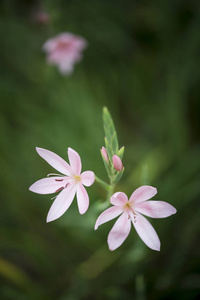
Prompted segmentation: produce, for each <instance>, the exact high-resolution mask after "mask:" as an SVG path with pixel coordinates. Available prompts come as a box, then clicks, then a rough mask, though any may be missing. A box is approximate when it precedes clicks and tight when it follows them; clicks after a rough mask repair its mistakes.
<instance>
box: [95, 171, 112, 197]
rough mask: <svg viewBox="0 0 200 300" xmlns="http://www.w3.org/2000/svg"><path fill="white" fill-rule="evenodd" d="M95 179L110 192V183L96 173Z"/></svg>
mask: <svg viewBox="0 0 200 300" xmlns="http://www.w3.org/2000/svg"><path fill="white" fill-rule="evenodd" d="M95 181H96V182H98V184H100V186H101V187H102V188H104V190H106V191H107V192H108V193H109V192H110V187H111V186H110V185H109V184H107V183H106V182H105V181H103V180H101V179H100V178H99V177H97V176H96V175H95Z"/></svg>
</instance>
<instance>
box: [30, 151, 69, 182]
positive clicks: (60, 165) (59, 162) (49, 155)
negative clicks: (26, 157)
mask: <svg viewBox="0 0 200 300" xmlns="http://www.w3.org/2000/svg"><path fill="white" fill-rule="evenodd" d="M36 151H37V153H38V154H39V155H40V156H41V157H42V158H43V159H44V160H46V161H47V162H48V164H50V165H51V166H52V167H53V168H54V169H56V170H58V171H59V172H61V173H62V174H65V175H68V176H70V175H71V174H72V169H71V167H70V166H69V164H68V163H67V162H66V161H65V160H64V159H62V158H61V157H60V156H58V155H57V154H55V153H54V152H51V151H49V150H46V149H43V148H38V147H36Z"/></svg>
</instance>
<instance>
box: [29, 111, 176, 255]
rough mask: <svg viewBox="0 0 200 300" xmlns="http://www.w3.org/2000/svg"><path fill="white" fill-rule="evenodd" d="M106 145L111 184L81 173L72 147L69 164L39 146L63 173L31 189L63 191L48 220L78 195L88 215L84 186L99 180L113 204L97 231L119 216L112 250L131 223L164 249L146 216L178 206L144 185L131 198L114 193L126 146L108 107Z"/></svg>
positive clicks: (146, 239) (112, 234)
mask: <svg viewBox="0 0 200 300" xmlns="http://www.w3.org/2000/svg"><path fill="white" fill-rule="evenodd" d="M104 128H105V133H106V137H105V144H106V147H102V149H101V154H102V158H103V161H104V164H105V167H106V171H107V173H108V177H109V179H110V185H108V184H107V183H105V182H104V181H102V180H100V179H99V178H98V177H97V176H95V174H94V173H93V172H92V171H85V172H83V173H81V168H82V164H81V159H80V156H79V154H78V153H77V152H76V151H75V150H73V149H72V148H68V158H69V163H70V164H68V163H67V162H66V161H65V160H63V159H62V158H61V157H60V156H58V155H57V154H55V153H53V152H51V151H49V150H46V149H42V148H36V150H37V152H38V154H39V155H40V156H41V157H42V158H43V159H45V160H46V161H47V162H48V163H49V164H50V165H51V166H52V167H53V168H55V169H56V170H58V172H60V173H61V174H54V173H53V174H49V175H48V177H47V178H43V179H40V180H38V181H36V182H35V183H34V184H32V185H31V186H30V188H29V189H30V191H32V192H35V193H38V194H51V193H58V192H60V193H59V194H58V195H57V196H56V197H55V200H54V202H53V204H52V205H51V207H50V210H49V212H48V215H47V222H51V221H54V220H56V219H58V218H59V217H61V216H62V215H63V214H64V213H65V212H66V211H67V209H68V208H69V206H70V205H71V203H72V201H73V199H74V197H75V195H76V198H77V202H78V209H79V213H80V214H84V213H85V212H86V211H87V210H88V207H89V196H88V193H87V191H86V189H85V187H84V186H86V187H89V186H91V185H92V184H93V183H94V181H95V179H96V182H97V183H99V184H101V186H102V187H103V188H105V190H106V191H107V192H108V198H109V200H110V203H111V204H112V206H111V207H109V208H108V209H106V210H105V211H104V212H102V213H101V214H100V216H99V217H98V218H97V221H96V223H95V230H96V229H97V228H98V227H99V226H100V225H101V224H103V223H106V222H108V221H110V220H112V219H114V218H116V217H119V218H118V219H117V221H116V222H115V224H114V226H113V227H112V229H111V231H110V233H109V235H108V246H109V249H110V250H111V251H113V250H115V249H117V248H118V247H120V246H121V244H122V243H123V242H124V241H125V239H126V238H127V237H128V235H129V233H130V230H131V224H133V226H134V228H135V230H136V232H137V233H138V235H139V236H140V238H141V239H142V241H143V242H144V243H145V244H146V245H147V246H148V247H149V248H151V249H153V250H156V251H160V240H159V237H158V235H157V233H156V231H155V229H154V228H153V226H152V225H151V224H150V223H149V221H148V220H147V219H146V218H145V217H144V216H143V215H145V216H147V217H151V218H166V217H169V216H171V215H173V214H175V213H176V209H175V208H174V207H173V206H172V205H171V204H169V203H167V202H164V201H155V200H149V199H151V198H152V197H154V196H155V195H156V194H157V189H156V188H155V187H152V186H148V185H143V186H141V187H139V188H137V189H136V190H135V191H134V192H133V193H132V195H131V197H130V199H128V197H127V195H126V194H125V193H123V192H117V193H113V192H114V188H115V185H116V183H117V182H118V181H119V180H120V178H121V176H122V174H123V172H124V166H123V164H122V157H123V153H124V147H122V148H121V149H119V148H118V140H117V135H116V131H115V128H114V124H113V121H112V119H111V116H110V114H109V112H108V110H107V109H106V108H105V109H104Z"/></svg>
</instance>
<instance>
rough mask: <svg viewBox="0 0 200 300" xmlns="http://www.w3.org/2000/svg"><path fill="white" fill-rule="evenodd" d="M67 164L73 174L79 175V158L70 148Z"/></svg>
mask: <svg viewBox="0 0 200 300" xmlns="http://www.w3.org/2000/svg"><path fill="white" fill-rule="evenodd" d="M68 157H69V162H70V165H71V167H72V170H73V172H74V174H77V175H79V174H80V173H81V167H82V166H81V158H80V156H79V154H78V153H77V152H76V151H75V150H73V149H72V148H68Z"/></svg>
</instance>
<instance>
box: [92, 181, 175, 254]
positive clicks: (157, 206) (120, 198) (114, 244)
mask: <svg viewBox="0 0 200 300" xmlns="http://www.w3.org/2000/svg"><path fill="white" fill-rule="evenodd" d="M156 193H157V189H156V188H154V187H152V186H147V185H146V186H145V185H144V186H141V187H139V188H138V189H136V190H135V191H134V192H133V194H132V195H131V197H130V199H129V200H128V197H127V196H126V194H124V193H122V192H118V193H115V194H114V195H112V197H111V199H110V202H111V204H113V205H114V206H112V207H110V208H108V209H106V210H105V211H104V212H103V213H102V214H101V215H100V216H99V217H98V219H97V221H96V224H95V230H96V229H97V228H98V226H99V225H101V224H103V223H105V222H107V221H110V220H112V219H114V218H116V217H117V216H119V215H120V217H119V218H118V220H117V221H116V222H115V224H114V226H113V228H112V229H111V231H110V233H109V235H108V246H109V249H110V250H111V251H112V250H115V249H117V248H118V247H119V246H121V244H122V243H123V242H124V241H125V239H126V238H127V237H128V235H129V233H130V230H131V222H132V223H133V226H134V227H135V230H136V231H137V233H138V235H139V236H140V238H141V239H142V240H143V242H144V243H145V244H146V245H147V246H148V247H149V248H151V249H153V250H157V251H160V240H159V237H158V235H157V233H156V231H155V229H154V228H153V226H152V225H151V224H150V223H149V221H147V219H146V218H145V217H143V216H142V215H141V214H144V215H146V216H148V217H151V218H166V217H169V216H171V215H173V214H175V213H176V209H175V208H174V207H173V206H172V205H171V204H169V203H167V202H164V201H146V200H148V199H150V198H152V197H153V196H154V195H155V194H156Z"/></svg>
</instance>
